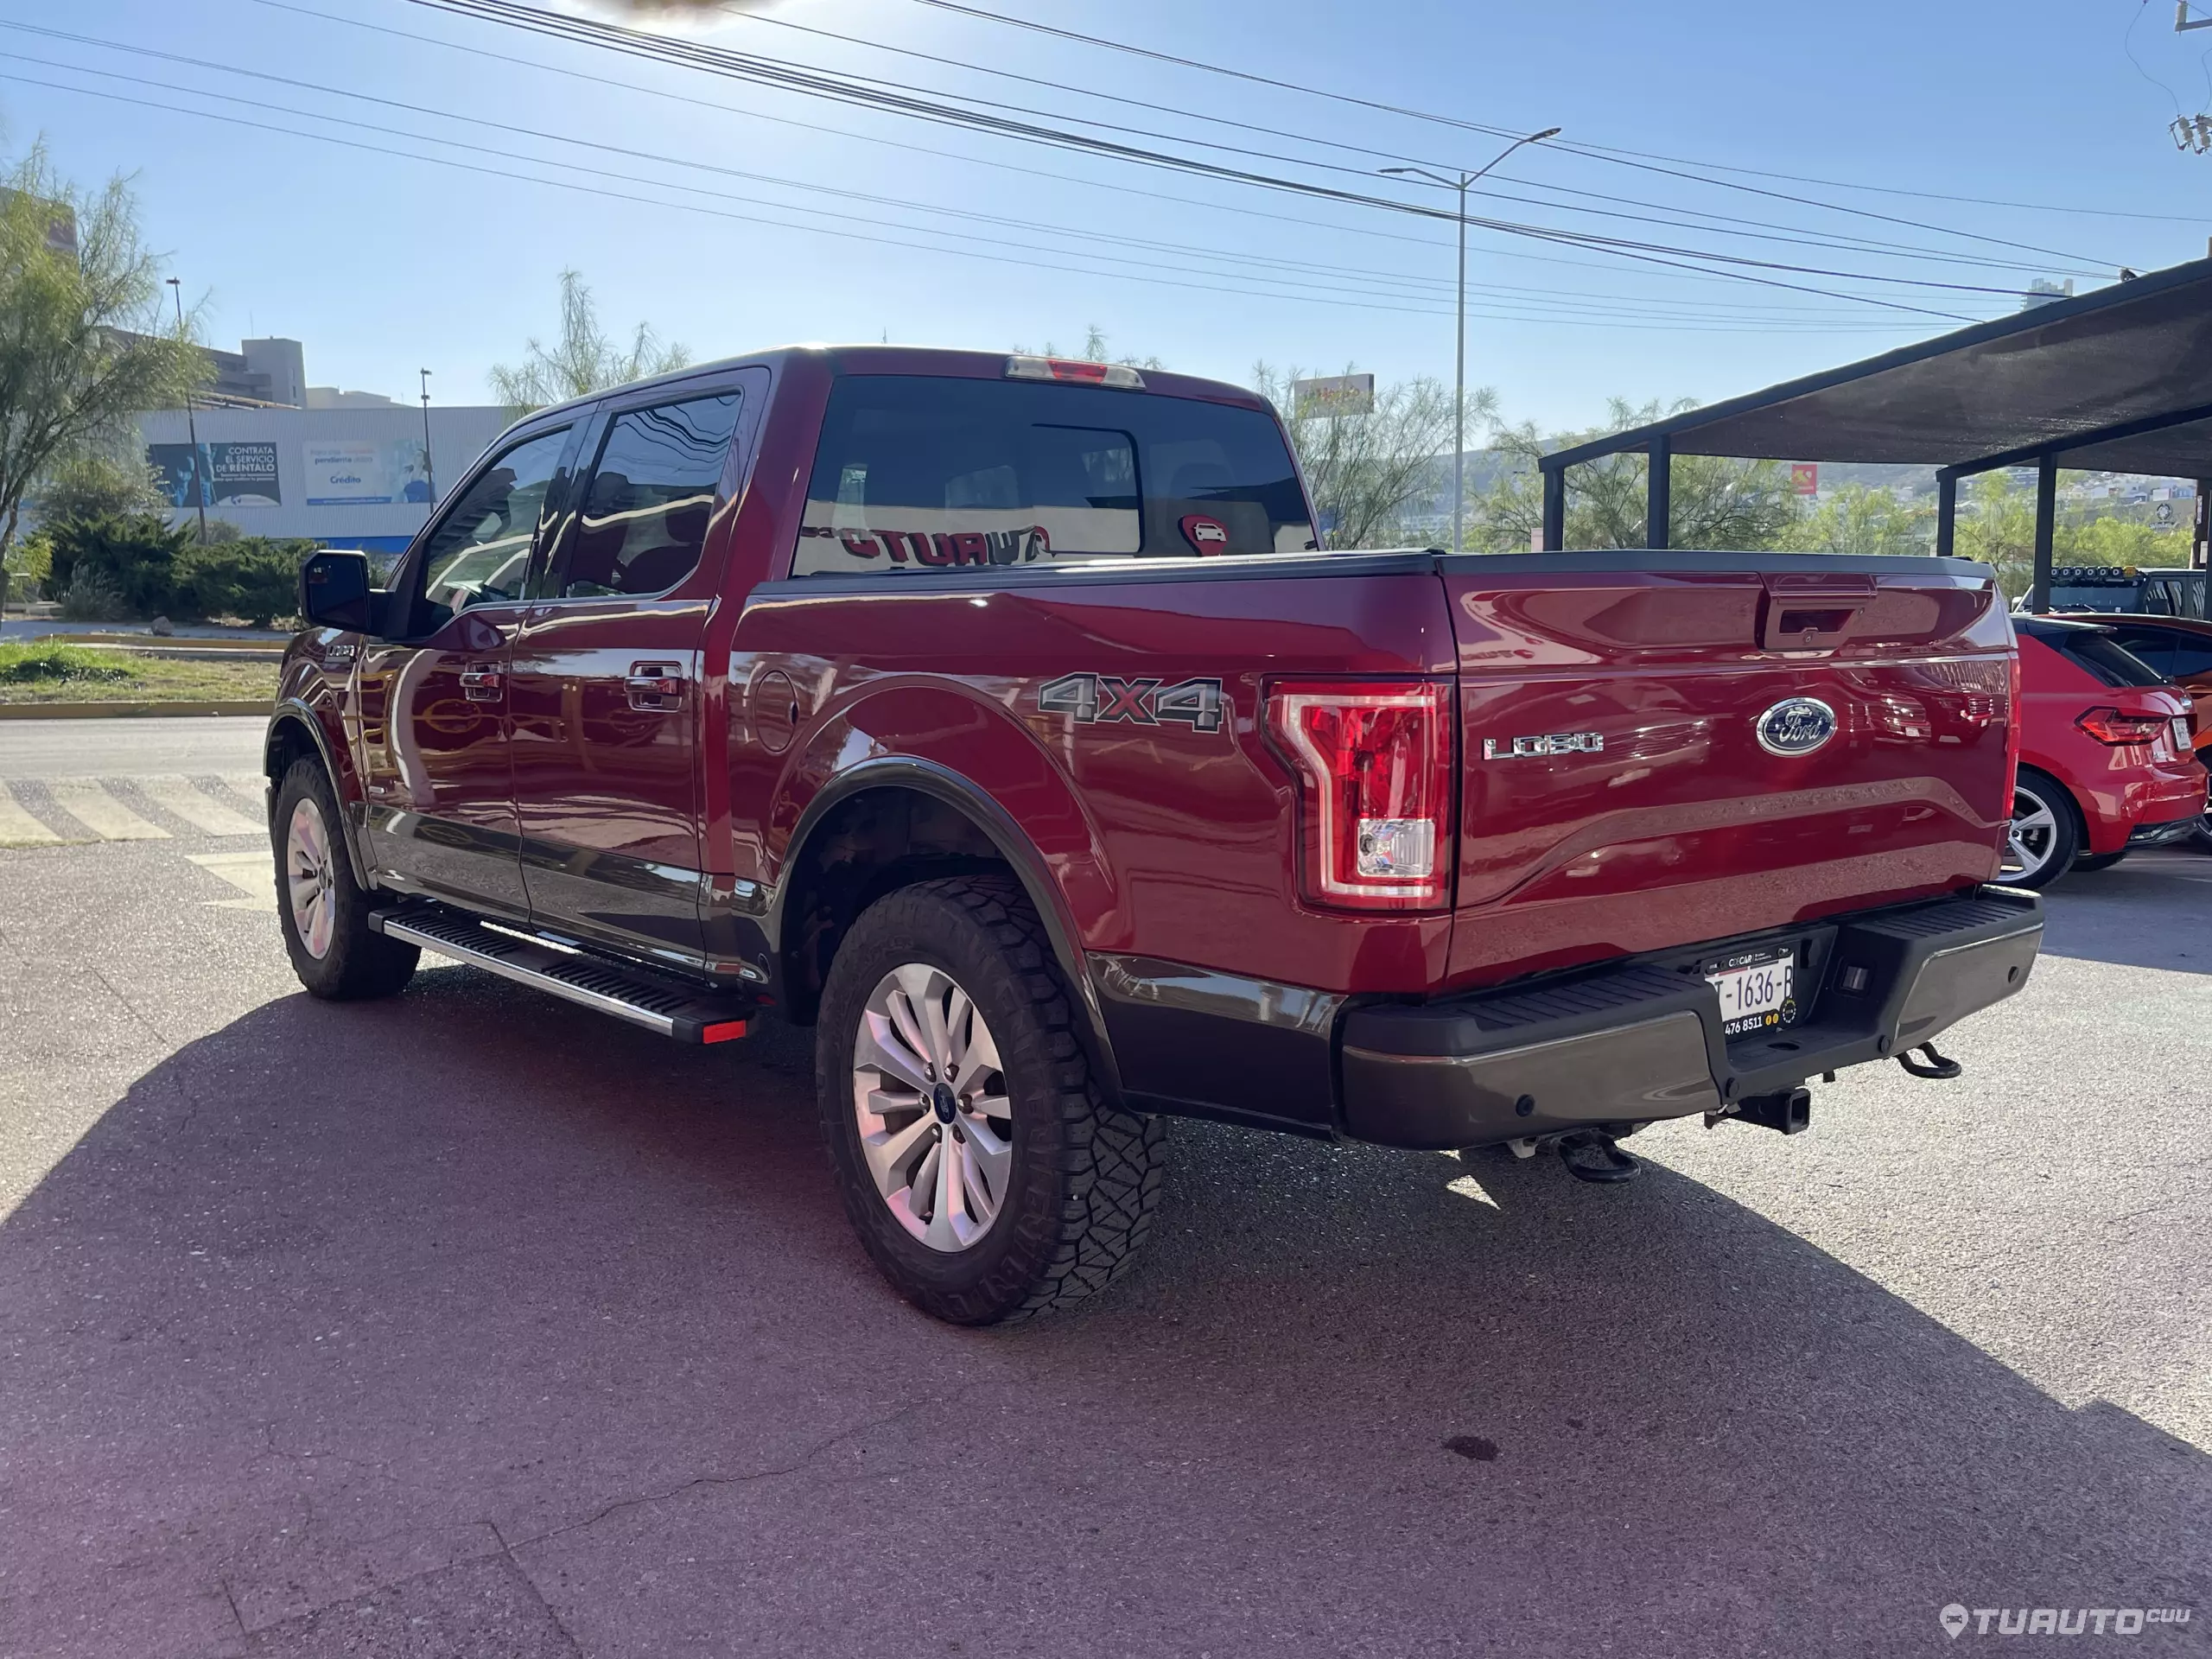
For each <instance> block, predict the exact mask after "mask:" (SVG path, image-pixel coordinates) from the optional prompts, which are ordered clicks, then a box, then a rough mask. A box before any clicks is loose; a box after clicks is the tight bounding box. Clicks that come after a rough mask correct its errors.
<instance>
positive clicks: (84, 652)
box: [0, 640, 138, 685]
mask: <svg viewBox="0 0 2212 1659" xmlns="http://www.w3.org/2000/svg"><path fill="white" fill-rule="evenodd" d="M137 677H138V671H137V668H136V666H134V665H133V664H130V663H127V662H120V661H118V659H117V657H116V653H115V652H111V651H92V650H90V649H88V648H86V646H83V645H48V644H46V643H44V642H43V641H40V640H27V641H25V642H23V643H22V644H20V645H0V685H96V684H107V683H121V682H124V681H130V680H135V679H137Z"/></svg>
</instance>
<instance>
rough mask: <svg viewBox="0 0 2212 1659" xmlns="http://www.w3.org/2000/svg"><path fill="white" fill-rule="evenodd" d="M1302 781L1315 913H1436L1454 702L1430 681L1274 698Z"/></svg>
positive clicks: (1273, 726) (1306, 887) (1444, 872)
mask: <svg viewBox="0 0 2212 1659" xmlns="http://www.w3.org/2000/svg"><path fill="white" fill-rule="evenodd" d="M1268 729H1269V731H1270V732H1271V733H1272V734H1274V740H1275V742H1276V743H1277V745H1278V746H1279V747H1280V748H1281V752H1282V753H1283V757H1284V758H1285V759H1286V760H1288V761H1289V762H1290V764H1291V765H1292V766H1293V767H1294V768H1295V769H1296V771H1297V772H1298V774H1299V784H1300V788H1299V800H1300V817H1301V820H1302V828H1301V835H1302V837H1303V842H1304V845H1303V847H1302V849H1301V856H1300V861H1299V865H1300V870H1299V879H1300V889H1301V891H1302V892H1303V893H1305V895H1306V898H1307V899H1309V900H1311V901H1312V902H1313V903H1314V904H1317V905H1330V906H1345V907H1349V908H1353V909H1359V910H1439V909H1441V908H1443V907H1444V906H1445V904H1446V900H1447V899H1448V896H1449V893H1450V874H1451V873H1450V868H1449V859H1450V856H1451V838H1450V832H1451V828H1452V696H1451V687H1450V685H1449V684H1448V683H1440V682H1438V681H1433V680H1397V681H1387V682H1377V681H1371V680H1362V681H1336V682H1329V683H1320V682H1316V683H1301V684H1282V685H1277V686H1274V687H1273V688H1271V689H1270V690H1269V693H1268Z"/></svg>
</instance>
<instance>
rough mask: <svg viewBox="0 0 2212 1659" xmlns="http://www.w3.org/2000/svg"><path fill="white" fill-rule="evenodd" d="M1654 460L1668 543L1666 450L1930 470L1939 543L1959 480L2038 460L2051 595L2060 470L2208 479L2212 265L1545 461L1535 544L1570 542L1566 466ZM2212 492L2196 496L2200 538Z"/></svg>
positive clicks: (1654, 521) (1658, 531)
mask: <svg viewBox="0 0 2212 1659" xmlns="http://www.w3.org/2000/svg"><path fill="white" fill-rule="evenodd" d="M1633 451H1644V452H1647V453H1649V454H1650V456H1651V458H1652V462H1653V465H1652V467H1651V492H1650V499H1649V504H1648V513H1647V524H1646V530H1647V531H1648V532H1649V537H1648V539H1649V543H1650V544H1651V545H1652V546H1653V547H1655V548H1663V547H1665V546H1666V545H1667V517H1668V506H1669V489H1668V483H1669V480H1668V476H1667V474H1668V467H1667V465H1666V462H1667V461H1668V460H1669V458H1670V457H1671V456H1672V455H1674V454H1691V455H1725V456H1730V457H1734V458H1738V459H1742V460H1747V461H1868V462H1891V463H1903V464H1905V465H1910V466H1935V467H1938V468H1939V469H1941V470H1940V471H1939V472H1938V474H1937V479H1938V486H1939V491H1940V505H1941V518H1940V520H1939V527H1938V531H1937V550H1938V551H1939V552H1948V550H1949V547H1950V543H1951V534H1950V532H1951V527H1952V521H1953V517H1954V512H1955V505H1956V490H1955V486H1956V481H1957V480H1958V479H1959V478H1960V477H1961V476H1962V475H1965V474H1972V473H1978V472H1986V471H1988V470H1989V469H1990V468H1992V467H2005V466H2015V465H2021V464H2024V463H2028V462H2034V463H2036V464H2037V467H2038V472H2039V486H2038V490H2037V498H2038V499H2037V527H2038V534H2037V562H2036V563H2037V584H2036V588H2037V591H2036V599H2035V602H2036V603H2037V605H2040V604H2041V603H2042V602H2043V601H2044V598H2045V597H2046V593H2047V588H2048V573H2049V569H2050V520H2051V516H2052V509H2053V498H2054V497H2055V493H2056V471H2057V467H2059V466H2060V465H2061V464H2063V465H2066V466H2069V467H2087V468H2094V469H2097V470H2101V471H2110V472H2128V473H2147V474H2153V475H2158V476H2165V475H2174V476H2180V477H2184V478H2194V479H2197V480H2205V479H2208V478H2212V259H2198V260H2192V261H2190V263H2189V264H2181V265H2175V266H2172V267H2171V268H2170V269H2168V270H2160V271H2154V272H2152V273H2151V274H2149V275H2147V276H2143V277H2133V278H2131V279H2126V280H2123V281H2121V282H2119V283H2113V285H2112V286H2110V287H2108V288H2102V289H2098V290H2096V291H2095V292H2094V293H2092V294H2085V295H2082V296H2079V297H2077V298H2075V299H2070V300H2058V301H2053V302H2050V303H2049V304H2045V305H2039V306H2036V307H2034V308H2031V309H2030V310H2026V311H2023V312H2021V313H2019V314H2018V315H2014V316H2009V317H2001V318H1999V319H1998V320H1997V321H1994V322H1984V323H1975V324H1974V325H1972V326H1970V327H1965V328H1961V329H1957V330H1955V331H1954V332H1953V333H1950V334H1941V335H1938V336H1936V338H1935V339H1933V340H1923V341H1921V342H1919V343H1918V344H1917V345H1913V346H1902V347H1900V348H1899V349H1897V350H1896V351H1893V352H1886V353H1883V354H1882V355H1881V356H1879V357H1871V358H1868V359H1865V360H1864V361H1863V362H1859V363H1853V364H1849V365H1846V366H1844V367H1842V368H1838V369H1830V370H1827V371H1826V372H1822V373H1819V374H1811V375H1807V376H1805V377H1803V378H1801V379H1797V380H1790V381H1785V382H1784V383H1783V384H1782V385H1777V386H1771V387H1769V388H1768V389H1767V390H1766V391H1758V392H1753V393H1751V394H1750V395H1749V396H1747V397H1732V398H1729V399H1727V400H1726V401H1725V402H1722V403H1718V404H1708V405H1707V406H1705V407H1703V408H1701V409H1694V410H1686V411H1684V412H1683V413H1681V414H1680V415H1674V416H1668V417H1667V418H1666V419H1664V420H1660V421H1654V422H1652V423H1649V424H1648V425H1645V426H1639V427H1634V428H1631V429H1629V430H1628V431H1625V432H1617V433H1614V434H1612V435H1611V436H1608V437H1604V438H1599V439H1596V440H1593V441H1592V442H1589V443H1584V444H1578V445H1576V446H1575V447H1574V448H1570V449H1562V450H1559V451H1556V452H1555V453H1554V454H1548V455H1546V456H1544V457H1543V458H1542V461H1541V467H1542V469H1543V475H1544V524H1543V544H1544V546H1545V547H1546V548H1548V549H1555V548H1558V547H1559V546H1560V544H1561V543H1562V540H1563V531H1564V521H1565V509H1566V469H1567V467H1572V466H1574V465H1576V464H1577V463H1579V462H1582V461H1596V460H1599V459H1601V458H1603V457H1605V456H1607V455H1613V454H1624V453H1628V452H1633ZM2207 494H2208V492H2207V490H2206V488H2205V487H2204V486H2202V484H2200V486H2199V489H2198V493H2197V503H2198V509H2197V510H2198V523H2199V543H2200V545H2201V543H2202V537H2203V520H2204V512H2205V505H2206V497H2207Z"/></svg>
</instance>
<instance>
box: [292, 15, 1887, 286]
mask: <svg viewBox="0 0 2212 1659" xmlns="http://www.w3.org/2000/svg"><path fill="white" fill-rule="evenodd" d="M252 3H254V4H256V5H259V6H264V7H267V8H269V9H270V10H276V11H284V12H290V13H292V14H294V15H296V16H302V17H312V18H315V19H316V20H317V21H319V22H326V23H338V24H342V25H344V26H345V27H346V28H348V29H362V30H365V31H367V32H369V33H372V34H377V35H390V36H391V37H392V38H393V39H395V40H404V41H414V42H416V44H418V45H423V46H432V47H436V48H439V49H441V50H442V51H447V52H454V53H458V54H462V55H464V56H467V57H473V58H480V59H483V60H487V61H491V62H495V63H506V64H512V65H514V66H516V67H519V68H528V69H534V70H537V71H538V72H539V73H543V74H549V75H556V76H559V77H561V78H563V79H569V80H575V81H579V82H582V83H583V84H585V85H587V86H606V87H613V88H615V89H618V90H620V91H625V92H634V93H637V94H639V95H640V96H642V97H647V98H655V99H662V100H664V101H666V102H669V103H675V104H683V105H689V106H690V107H692V108H694V109H701V110H709V111H714V112H715V113H716V114H719V115H725V116H738V117H741V118H744V119H747V120H753V121H765V122H767V123H769V124H772V125H777V126H785V127H791V128H793V129H795V130H798V131H802V132H813V133H821V134H824V135H826V136H829V137H838V138H847V139H850V140H853V141H854V142H855V143H868V144H876V145H881V146H885V147H887V148H890V149H897V150H899V151H900V152H901V153H912V154H915V155H920V156H935V157H937V158H938V159H940V160H944V161H951V162H960V163H962V164H963V165H965V166H970V167H982V168H991V169H993V170H994V171H997V172H1002V173H1011V174H1015V175H1020V176H1021V177H1023V178H1035V179H1049V180H1052V181H1055V182H1058V183H1065V184H1074V185H1077V186H1080V187H1082V188H1086V189H1091V190H1103V191H1107V192H1109V193H1110V194H1115V195H1122V196H1130V197H1134V198H1135V199H1137V200H1144V201H1165V202H1173V203H1177V204H1179V205H1180V206H1184V207H1199V208H1203V209H1205V211H1206V212H1208V213H1235V214H1237V215H1238V216H1240V217H1242V218H1246V219H1264V220H1266V221H1268V223H1270V224H1277V225H1296V226H1306V227H1309V228H1312V229H1316V230H1323V231H1329V232H1335V233H1337V234H1340V235H1356V236H1357V237H1359V238H1361V239H1362V240H1366V241H1371V240H1382V241H1389V242H1402V243H1404V244H1406V245H1408V246H1412V247H1421V248H1428V249H1438V248H1446V247H1449V246H1450V244H1449V243H1448V242H1445V241H1442V240H1440V239H1438V238H1433V237H1426V236H1411V235H1408V234H1405V233H1404V232H1396V231H1388V230H1383V229H1380V228H1378V227H1376V226H1360V227H1358V228H1357V229H1356V230H1355V229H1354V228H1353V227H1352V226H1348V225H1344V224H1340V223H1336V222H1333V221H1331V220H1327V219H1309V218H1306V217H1303V216H1301V215H1300V214H1296V213H1271V212H1269V211H1268V210H1267V209H1266V208H1262V207H1251V206H1249V205H1247V204H1244V203H1241V202H1234V201H1220V200H1201V199H1199V198H1197V197H1192V196H1183V195H1177V194H1174V193H1173V192H1172V191H1165V190H1149V189H1146V188H1142V187H1140V186H1137V185H1132V184H1117V183H1115V182H1113V181H1109V180H1106V179H1097V178H1090V177H1086V176H1084V175H1078V174H1072V173H1056V172H1053V171H1052V170H1051V169H1050V168H1037V167H1025V166H1023V165H1022V164H1020V162H1009V161H1006V160H1003V159H1000V158H996V157H992V156H972V155H968V154H965V153H963V152H962V151H958V150H950V149H935V148H932V147H931V146H930V145H927V144H918V143H913V142H912V141H911V140H908V139H904V138H899V139H893V138H888V137H884V136H883V135H881V134H880V133H869V132H856V131H855V130H852V129H850V128H847V127H836V126H829V125H825V124H823V123H821V122H818V121H802V120H800V119H798V118H797V117H794V116H789V115H772V114H770V113H768V112H767V111H765V110H756V109H746V108H741V107H737V106H734V105H728V104H722V103H717V102H715V101H714V100H713V99H702V98H693V97H691V96H690V95H688V94H686V93H683V92H676V91H673V90H671V89H670V88H668V87H664V86H643V85H640V84H639V83H638V82H636V81H632V80H621V79H616V78H614V77H613V76H610V75H601V74H594V73H590V72H588V71H587V70H582V69H577V68H575V67H570V66H568V65H563V64H551V63H547V62H544V61H543V60H540V59H537V58H525V57H518V56H516V55H515V54H512V53H506V52H498V51H494V50H493V49H492V48H489V47H484V46H476V45H467V44H464V43H462V42H461V41H451V40H447V39H444V38H442V37H441V36H439V35H423V34H417V33H416V32H415V31H413V30H411V29H394V28H391V27H390V26H389V25H386V24H383V23H372V22H366V21H365V20H364V19H361V18H358V17H346V16H336V15H334V14H332V13H329V12H325V11H317V10H315V9H314V8H312V7H308V6H302V5H297V4H294V3H292V0H252ZM1471 228H1474V229H1477V230H1480V229H1482V228H1483V226H1482V225H1481V224H1480V223H1478V222H1471ZM1489 251H1490V252H1491V254H1492V255H1493V256H1495V257H1505V258H1511V259H1516V260H1525V261H1528V262H1529V263H1532V264H1544V265H1565V266H1569V267H1572V268H1573V269H1576V270H1599V271H1605V272H1607V273H1609V274H1611V275H1615V276H1619V275H1624V274H1626V275H1642V276H1644V277H1649V278H1652V279H1655V280H1657V281H1662V282H1674V283H1681V282H1689V283H1700V284H1710V283H1723V284H1728V283H1738V282H1740V281H1741V280H1742V278H1740V277H1738V276H1737V275H1736V274H1735V273H1732V272H1727V271H1713V270H1704V269H1702V268H1700V267H1696V266H1690V265H1675V264H1661V263H1658V262H1651V261H1645V262H1642V263H1641V264H1637V265H1635V266H1633V267H1631V269H1630V270H1628V271H1626V272H1624V271H1623V270H1622V268H1621V267H1620V266H1619V265H1618V264H1603V263H1600V262H1598V261H1594V260H1589V259H1573V258H1567V257H1563V256H1561V255H1560V254H1557V253H1537V252H1535V251H1531V250H1529V249H1528V248H1525V247H1517V246H1516V247H1510V248H1493V249H1491V250H1489ZM1591 251H1593V252H1604V251H1605V250H1604V249H1592V250H1591ZM1801 291H1803V292H1807V293H1811V294H1816V295H1821V296H1824V297H1831V298H1842V299H1847V300H1851V301H1853V302H1863V301H1860V300H1859V296H1832V295H1827V294H1826V293H1825V290H1821V289H1803V290H1801Z"/></svg>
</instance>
